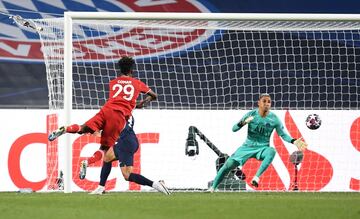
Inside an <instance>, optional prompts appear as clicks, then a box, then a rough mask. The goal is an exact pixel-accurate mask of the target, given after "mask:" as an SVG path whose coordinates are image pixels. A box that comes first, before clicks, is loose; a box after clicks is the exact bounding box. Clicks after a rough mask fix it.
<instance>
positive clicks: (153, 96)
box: [136, 90, 157, 109]
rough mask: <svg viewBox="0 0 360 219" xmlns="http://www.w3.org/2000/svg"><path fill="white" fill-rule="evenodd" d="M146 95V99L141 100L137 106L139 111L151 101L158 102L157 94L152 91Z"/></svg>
mask: <svg viewBox="0 0 360 219" xmlns="http://www.w3.org/2000/svg"><path fill="white" fill-rule="evenodd" d="M146 94H147V96H146V97H145V99H143V100H141V101H140V102H139V103H137V104H136V108H137V109H141V108H143V107H145V106H146V105H147V104H148V103H149V102H150V101H153V100H156V98H157V94H156V93H155V92H154V91H152V90H150V91H149V92H147V93H146Z"/></svg>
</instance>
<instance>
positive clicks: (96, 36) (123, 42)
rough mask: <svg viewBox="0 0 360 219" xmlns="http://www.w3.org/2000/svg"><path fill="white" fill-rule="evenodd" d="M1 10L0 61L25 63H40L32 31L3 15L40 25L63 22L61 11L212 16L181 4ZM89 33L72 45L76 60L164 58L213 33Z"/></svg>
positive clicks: (18, 3) (93, 1)
mask: <svg viewBox="0 0 360 219" xmlns="http://www.w3.org/2000/svg"><path fill="white" fill-rule="evenodd" d="M0 7H1V8H3V9H6V10H7V11H6V12H5V13H4V14H1V15H0V18H1V19H0V22H1V23H0V25H1V26H3V27H4V28H3V30H4V31H2V33H1V35H0V60H15V61H28V62H29V61H31V62H33V61H39V62H42V61H43V53H42V48H41V42H40V40H39V35H38V33H36V32H35V31H34V30H32V29H30V28H24V27H19V26H17V25H16V24H14V22H13V21H12V20H11V19H9V18H8V15H6V14H12V15H20V16H22V17H23V18H26V19H42V18H58V17H62V16H63V12H64V11H92V12H93V11H111V12H192V13H197V12H210V11H209V10H208V9H207V7H206V6H205V5H203V4H201V3H200V2H198V1H185V0H137V1H133V0H125V1H124V0H122V1H106V0H88V1H75V0H72V1H69V0H59V1H42V0H28V1H23V0H2V1H0ZM20 9H21V10H20ZM81 26H84V25H81ZM49 29H50V28H49ZM54 29H56V28H54ZM92 29H93V27H91V26H86V25H85V27H83V29H82V30H81V31H80V32H78V33H77V34H78V38H77V39H75V40H74V43H73V47H74V53H73V54H74V56H75V58H77V59H81V60H84V61H92V60H105V61H106V60H110V59H113V58H117V57H119V56H121V55H129V56H135V57H137V58H146V57H152V56H161V55H167V54H171V53H176V52H180V51H181V50H184V49H187V48H192V47H195V46H197V45H199V44H201V43H202V42H204V41H205V40H209V39H208V38H209V36H211V35H212V34H213V32H214V31H213V30H204V29H200V30H199V29H194V28H191V27H189V28H187V29H185V30H183V31H179V30H177V29H175V28H173V29H171V28H169V29H154V28H148V27H146V26H140V27H115V26H113V27H108V28H107V29H108V30H107V31H96V32H94V31H92ZM79 33H80V34H79ZM42 34H43V33H42ZM61 46H62V44H61V43H60V44H59V45H57V46H55V47H56V48H55V47H53V48H50V49H52V50H54V51H52V52H53V54H54V53H62V49H61ZM47 49H48V48H47Z"/></svg>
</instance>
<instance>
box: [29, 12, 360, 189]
mask: <svg viewBox="0 0 360 219" xmlns="http://www.w3.org/2000/svg"><path fill="white" fill-rule="evenodd" d="M32 22H34V23H35V24H36V25H38V26H39V27H41V31H39V32H38V33H39V35H40V38H41V41H42V45H43V52H44V59H45V64H46V68H47V75H48V86H49V98H50V99H49V104H50V108H51V109H54V110H57V111H58V112H61V114H62V116H61V118H62V119H61V121H62V122H63V123H64V124H71V123H74V122H81V121H86V120H84V119H88V118H90V117H88V118H87V117H86V118H82V120H81V121H78V118H76V117H74V113H75V114H76V115H79V113H80V114H81V113H82V112H83V111H89V110H92V114H94V113H96V110H98V109H99V108H100V107H101V106H102V105H103V104H104V103H105V101H106V99H107V89H108V88H107V86H108V85H107V83H108V82H109V80H111V79H113V78H115V77H116V71H117V67H116V64H115V63H116V60H117V59H118V58H119V57H121V56H123V55H129V56H134V57H135V59H136V67H135V68H136V75H135V76H136V77H138V78H140V79H141V80H143V81H144V82H145V83H147V84H148V85H149V86H150V87H151V88H152V89H153V90H154V91H156V93H158V94H159V98H158V100H157V101H155V102H154V103H151V104H150V105H149V106H148V108H147V109H150V111H151V110H153V111H156V110H170V111H167V112H169V114H172V113H173V112H171V111H177V110H182V111H184V110H190V111H191V110H194V111H202V110H203V111H204V115H207V113H208V112H209V114H211V112H213V114H214V118H218V117H219V116H218V114H219V113H227V111H229V110H230V111H235V110H239V109H240V110H250V109H253V108H255V107H257V105H256V101H257V98H258V95H259V94H260V93H264V92H267V93H270V94H271V95H272V98H273V99H274V105H273V109H274V110H280V111H281V110H282V111H284V110H290V111H291V110H303V111H306V112H304V113H307V111H309V110H310V111H316V110H358V109H359V106H360V105H359V101H358V100H359V84H358V83H359V76H358V75H357V72H358V71H359V70H360V66H359V65H358V64H357V63H358V62H360V49H359V48H358V46H357V45H359V44H360V36H359V30H360V15H355V14H258V13H256V14H235V13H226V14H225V13H138V12H65V13H64V18H63V19H34V20H32ZM223 110H225V111H223ZM76 111H79V113H77V112H76ZM145 111H146V110H145ZM151 113H153V112H151ZM92 114H89V115H92ZM154 114H156V112H154ZM159 114H161V113H159ZM195 114H196V113H194V115H195ZM229 114H231V113H229ZM280 114H281V115H282V113H281V112H280ZM156 115H157V114H156ZM184 115H185V114H184ZM186 115H187V116H189V115H188V114H186ZM234 115H235V114H234ZM285 115H286V116H288V114H287V113H286V114H285ZM286 116H284V118H288V117H286ZM139 117H141V118H143V117H142V116H141V115H140V116H139ZM190 117H191V115H190ZM191 118H192V120H188V121H184V123H185V122H186V125H187V127H186V128H184V133H185V135H186V136H187V133H186V131H187V128H188V127H189V126H191V125H195V126H197V125H196V123H197V121H196V120H195V121H194V119H195V118H193V117H191ZM220 118H221V117H220ZM237 119H240V118H238V117H233V120H237ZM200 120H201V119H200V118H199V121H200ZM227 120H230V118H228V119H227ZM137 121H139V123H140V124H141V122H140V121H141V119H139V120H137ZM288 121H290V120H287V122H288ZM177 122H179V127H182V126H185V124H183V123H182V121H177ZM232 122H236V121H232ZM180 124H181V125H180ZM204 124H206V122H203V125H204ZM287 124H288V123H287ZM289 124H290V123H289ZM291 124H292V123H291ZM218 126H220V127H222V126H221V125H219V124H217V125H215V124H213V125H211V126H209V127H207V128H208V129H207V130H206V129H205V130H204V129H203V128H202V127H199V128H200V129H201V130H202V131H203V132H204V133H207V132H210V133H214V132H215V133H217V132H219V131H221V130H218V129H217V128H218ZM135 127H136V125H135ZM287 128H289V126H288V127H287ZM290 129H292V128H291V127H290ZM209 130H210V131H209ZM215 130H216V131H215ZM226 130H227V132H228V130H229V129H226ZM223 131H224V130H223ZM289 131H290V134H294V133H298V132H299V130H298V129H296V128H295V129H294V130H289ZM184 133H183V134H184ZM164 135H165V134H164ZM169 136H172V135H171V134H170V133H169ZM208 137H209V138H210V139H214V140H215V141H216V139H217V138H218V137H219V138H220V139H222V140H224V142H222V143H224V145H226V146H224V147H225V148H220V150H224V151H225V152H227V153H232V152H233V151H234V150H235V149H236V148H234V147H235V146H234V144H235V145H238V146H239V145H240V143H241V141H243V140H244V139H241V140H238V141H237V142H232V140H230V139H223V138H221V137H220V136H217V135H214V136H208ZM61 138H62V139H61V140H59V143H61V144H62V145H61V146H60V145H59V147H61V148H62V150H63V153H64V157H65V158H66V162H64V164H63V168H64V182H65V183H64V191H65V192H72V191H73V188H71V185H74V183H73V181H74V179H73V177H74V176H76V175H77V173H73V171H74V170H75V169H76V168H74V166H75V165H77V164H75V163H73V161H74V162H78V160H76V159H75V160H74V159H73V157H74V155H73V152H74V149H73V148H72V145H73V142H74V137H73V136H71V135H65V136H62V137H61ZM169 138H172V137H169ZM185 138H186V137H185ZM273 139H274V140H273ZM171 140H172V141H174V142H176V143H174V144H175V145H176V147H183V145H184V141H185V139H184V141H181V142H179V140H178V139H177V138H175V137H174V139H171ZM275 141H276V142H277V143H279V142H278V140H277V138H276V139H275V137H272V142H271V144H270V145H273V142H275ZM339 141H341V140H339ZM222 143H221V144H222ZM316 143H320V140H317V142H316ZM231 144H233V146H232V147H230V146H231ZM174 147H175V146H174ZM276 149H277V151H278V152H283V153H285V154H286V153H290V152H291V151H292V150H294V148H291V146H289V145H285V146H283V147H282V148H276ZM280 149H281V150H280ZM174 150H177V149H174ZM182 150H183V148H182ZM204 150H205V149H204ZM332 152H333V153H335V151H332ZM166 153H169V154H171V153H170V152H169V151H167V150H166V149H164V154H163V155H164V156H168V155H167V154H166ZM209 153H210V154H211V152H209ZM319 153H320V152H319ZM145 156H146V155H145ZM176 156H185V155H183V154H178V155H176ZM309 156H310V155H309ZM309 156H308V157H309ZM311 156H313V157H314V158H315V157H316V159H317V160H313V161H311V162H314V163H311V165H308V166H306V165H304V167H303V168H309V169H308V170H307V171H303V173H304V172H306V173H307V174H314V170H313V169H311V168H315V166H319V165H320V166H321V167H322V169H321V170H319V171H320V173H324V174H325V173H326V174H328V175H331V174H332V172H331V170H330V169H329V168H330V167H329V165H327V163H326V161H324V160H323V157H322V156H318V157H317V156H315V155H313V154H312V155H311ZM286 157H287V156H285V155H284V156H282V155H280V158H279V159H278V161H275V162H280V163H281V160H282V161H284V159H285V158H286ZM305 157H306V155H305ZM215 159H216V157H215V158H214V159H212V160H211V161H208V163H207V164H206V161H205V160H201V161H199V165H200V167H202V168H204V166H205V165H209V166H211V165H214V161H215ZM213 160H214V161H213ZM196 162H197V161H196ZM284 162H285V161H284ZM308 162H310V161H308ZM316 162H318V163H316ZM178 165H185V166H186V167H184V168H183V170H181V171H184V172H185V169H187V170H188V169H189V168H190V167H189V166H191V165H192V164H188V163H187V161H183V158H179V159H178ZM187 165H189V166H187ZM282 166H284V165H282ZM285 166H286V165H285ZM246 168H250V169H251V171H250V173H251V174H253V171H254V170H255V168H257V166H256V165H253V166H251V167H248V166H247V167H246ZM289 168H292V166H291V165H290V166H289ZM214 169H215V168H214ZM291 171H292V170H291ZM291 171H290V170H289V172H291ZM344 171H346V170H344ZM205 172H206V171H205ZM160 173H164V174H165V175H166V174H171V173H168V172H167V171H166V170H163V171H162V172H161V171H160ZM269 173H271V174H274V173H276V171H274V170H269ZM271 174H268V175H267V176H265V177H264V178H265V179H266V180H268V182H267V181H266V180H265V183H268V184H269V186H268V187H264V190H279V189H278V188H280V187H281V186H278V185H273V184H274V183H278V181H281V180H284V179H286V178H292V177H293V176H292V173H289V174H290V176H288V175H286V174H285V175H286V176H283V175H281V174H279V175H280V176H272V175H271ZM184 175H185V173H184ZM210 175H211V176H210ZM269 175H270V176H269ZM214 176H215V174H214V172H211V171H210V172H209V173H207V172H206V173H204V176H202V177H207V178H206V180H205V181H210V180H211V178H212V177H214ZM166 177H168V178H169V179H170V182H176V181H177V180H180V179H176V176H173V175H171V176H170V175H169V176H166ZM185 177H195V176H193V175H191V176H185ZM271 177H274V178H276V180H273V179H271ZM308 177H313V176H308ZM279 178H280V179H281V180H280V179H279ZM316 179H317V178H316V177H314V179H312V180H316ZM321 180H323V184H326V183H328V181H329V180H330V179H329V176H326V177H323V178H322V179H321ZM195 181H196V180H195ZM195 181H194V182H195ZM198 181H199V182H197V183H195V184H196V185H194V188H200V189H206V185H205V186H201V185H203V184H202V183H203V182H201V181H203V180H200V179H199V180H198ZM181 183H183V185H180V184H181ZM300 183H301V182H300ZM302 183H303V184H304V182H302ZM314 183H315V182H309V184H308V185H305V186H304V185H300V189H301V190H310V191H313V190H318V189H319V188H318V187H317V186H313V184H314ZM174 184H176V183H174ZM284 184H285V187H286V188H287V189H288V187H289V186H288V185H286V183H284ZM76 186H77V187H79V185H76ZM182 186H183V188H189V187H191V185H188V182H179V185H175V186H174V187H180V188H182ZM301 186H303V187H301ZM81 188H82V187H81ZM89 188H90V187H89ZM306 188H308V189H306Z"/></svg>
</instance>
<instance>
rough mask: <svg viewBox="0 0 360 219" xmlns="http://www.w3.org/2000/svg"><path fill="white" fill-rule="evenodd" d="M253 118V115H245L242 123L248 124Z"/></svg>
mask: <svg viewBox="0 0 360 219" xmlns="http://www.w3.org/2000/svg"><path fill="white" fill-rule="evenodd" d="M253 119H254V117H253V116H249V117H247V118H246V119H245V120H244V122H243V124H244V125H246V124H249V123H250V122H251V121H252V120H253Z"/></svg>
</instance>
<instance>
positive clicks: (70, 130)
mask: <svg viewBox="0 0 360 219" xmlns="http://www.w3.org/2000/svg"><path fill="white" fill-rule="evenodd" d="M80 130H81V126H80V125H78V124H73V125H69V126H68V127H66V132H67V133H78V132H79V131H80Z"/></svg>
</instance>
